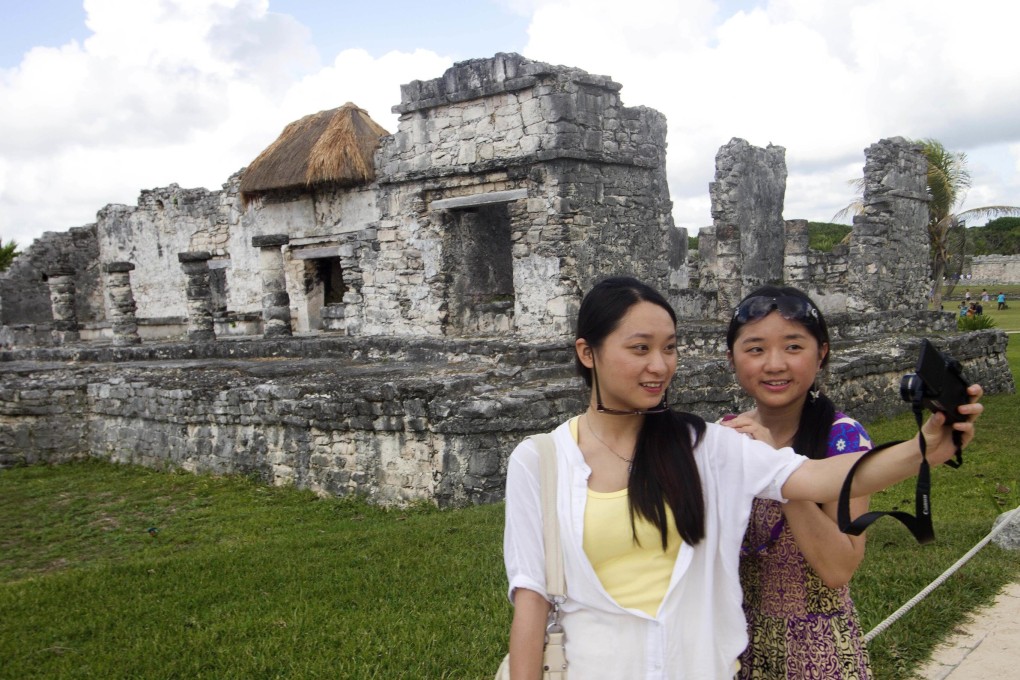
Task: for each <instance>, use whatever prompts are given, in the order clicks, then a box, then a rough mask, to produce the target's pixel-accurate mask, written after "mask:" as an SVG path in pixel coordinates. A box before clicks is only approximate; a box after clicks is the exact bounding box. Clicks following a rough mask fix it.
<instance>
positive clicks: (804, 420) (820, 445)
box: [793, 391, 836, 460]
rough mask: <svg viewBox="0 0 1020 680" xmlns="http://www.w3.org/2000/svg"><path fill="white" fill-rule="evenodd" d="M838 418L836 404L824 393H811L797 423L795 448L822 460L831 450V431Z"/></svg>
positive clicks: (803, 454) (794, 439) (802, 453)
mask: <svg viewBox="0 0 1020 680" xmlns="http://www.w3.org/2000/svg"><path fill="white" fill-rule="evenodd" d="M835 419H836V405H835V404H833V403H832V400H831V399H829V397H827V396H826V395H825V394H824V393H822V392H820V391H819V393H818V396H817V397H812V396H811V395H810V394H809V395H808V398H807V399H805V400H804V407H803V408H802V409H801V411H800V422H799V423H797V434H796V435H795V436H794V438H793V450H794V451H796V452H797V453H799V454H800V455H802V456H807V457H808V458H814V459H815V460H821V459H823V458H825V456H826V454H827V453H828V450H829V433H830V432H831V431H832V421H833V420H835Z"/></svg>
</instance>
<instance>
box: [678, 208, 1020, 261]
mask: <svg viewBox="0 0 1020 680" xmlns="http://www.w3.org/2000/svg"><path fill="white" fill-rule="evenodd" d="M850 230H851V227H850V225H848V224H837V223H835V222H808V247H810V248H811V249H812V250H820V251H822V252H823V253H828V252H831V251H832V247H833V246H835V245H838V244H839V243H841V242H842V241H843V240H844V239H845V238H846V237H847V234H849V233H850ZM687 248H688V250H692V251H694V250H697V249H698V237H697V236H688V237H687ZM967 255H968V256H973V255H1020V217H999V218H996V219H994V220H989V221H988V223H987V224H985V225H984V226H982V227H968V228H967Z"/></svg>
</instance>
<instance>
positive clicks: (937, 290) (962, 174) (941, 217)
mask: <svg viewBox="0 0 1020 680" xmlns="http://www.w3.org/2000/svg"><path fill="white" fill-rule="evenodd" d="M914 143H915V144H920V145H921V149H922V151H923V153H924V155H925V157H926V158H927V159H928V199H929V201H928V225H927V226H928V239H929V243H930V244H931V246H930V252H929V264H930V267H931V278H932V281H933V282H934V286H933V288H932V305H933V306H934V308H935V309H941V308H942V285H941V283H942V277H943V276H947V275H949V276H947V280H948V282H949V285H950V288H949V292H952V286H953V285H954V283H955V282H954V280H953V279H955V276H956V275H958V274H959V273H960V272H961V271H962V269H963V260H964V251H965V247H966V242H967V229H966V224H967V221H968V220H980V219H987V218H992V217H1003V216H1012V215H1016V216H1020V207H1016V206H1009V205H992V206H985V207H983V208H971V209H970V210H964V211H963V212H958V213H957V212H953V211H954V210H955V209H956V208H957V207H958V206H959V205H960V204H961V203H963V201H964V199H965V198H966V197H967V190H968V189H969V188H970V183H971V178H970V172H969V171H968V170H967V154H965V153H963V152H962V151H949V150H947V149H946V147H945V146H944V145H943V144H942V142H940V141H938V140H937V139H923V140H920V141H914ZM851 184H852V185H853V186H854V187H855V188H856V189H857V190H858V191H859V192H861V193H862V194H863V192H864V178H863V177H862V178H860V179H856V180H853V181H852V182H851ZM863 209H864V203H863V201H862V200H860V199H858V200H855V201H854V202H852V203H851V204H850V205H848V206H847V207H845V208H843V209H842V210H840V211H839V212H838V213H836V215H835V217H833V219H834V220H839V219H844V218H845V217H846V216H847V215H850V214H859V213H860V212H861V211H862V210H863Z"/></svg>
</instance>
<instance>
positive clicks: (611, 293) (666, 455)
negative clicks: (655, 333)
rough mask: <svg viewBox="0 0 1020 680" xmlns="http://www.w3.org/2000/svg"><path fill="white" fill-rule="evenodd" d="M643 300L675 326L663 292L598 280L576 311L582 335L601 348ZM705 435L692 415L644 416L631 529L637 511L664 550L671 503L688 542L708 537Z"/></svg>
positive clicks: (619, 279) (588, 373) (622, 279)
mask: <svg viewBox="0 0 1020 680" xmlns="http://www.w3.org/2000/svg"><path fill="white" fill-rule="evenodd" d="M639 302H650V303H652V304H655V305H658V306H659V307H662V308H663V309H665V310H666V311H667V312H668V313H669V316H670V318H671V319H673V325H674V326H675V325H676V322H677V318H676V312H675V311H673V307H672V306H670V304H669V302H667V301H666V298H664V297H663V296H662V294H660V293H659V292H658V291H657V290H655V289H654V288H652V287H651V286H649V285H647V284H645V283H642V282H641V281H638V280H637V279H635V278H631V277H627V276H616V277H611V278H607V279H603V280H602V281H600V282H598V283H597V284H595V286H594V287H592V289H591V290H590V291H588V294H587V295H585V296H584V299H583V300H582V301H581V308H580V310H579V311H578V314H577V338H578V339H580V338H584V340H585V341H586V342H587V343H588V345H589V346H590V347H592V349H596V350H597V349H598V348H599V347H601V346H602V343H603V342H604V341H605V339H606V337H607V336H608V335H609V334H611V333H612V332H613V331H614V330H616V328H617V326H619V325H620V320H621V319H622V318H623V317H624V316H625V315H626V314H627V312H628V311H629V310H630V308H631V307H633V306H634V305H636V304H637V303H639ZM574 358H575V362H576V366H577V370H578V373H579V374H580V375H581V377H582V378H583V379H584V382H585V384H587V385H588V387H591V386H592V370H591V369H590V368H588V367H587V366H585V365H584V364H583V363H581V359H580V357H579V356H576V355H575V357H574ZM671 377H672V376H671ZM704 434H705V421H704V420H703V419H702V418H699V417H698V416H696V415H694V414H691V413H683V412H680V411H674V410H673V409H671V408H668V409H666V410H665V411H663V412H661V413H649V414H647V415H645V416H644V422H643V423H642V425H641V431H640V432H639V433H638V438H637V445H636V446H635V448H634V459H633V467H632V468H631V471H630V480H629V482H628V484H627V491H628V502H629V503H630V517H631V529H632V531H633V530H634V517H635V514H639V515H641V516H642V517H644V518H645V519H647V520H648V521H649V522H651V523H652V524H653V525H655V527H656V528H657V529H658V530H659V535H660V536H661V538H662V548H663V550H665V549H666V542H667V526H668V524H667V515H666V506H667V505H668V506H669V508H670V509H671V510H672V511H673V520H674V521H675V522H676V528H677V532H678V533H679V534H680V537H681V538H682V539H683V540H684V541H685V542H686V543H688V544H689V545H695V544H697V543H698V542H699V541H701V539H702V538H704V537H705V501H704V495H703V494H702V490H701V475H699V474H698V466H697V464H696V463H695V461H694V447H695V446H697V445H698V443H699V442H700V441H701V438H702V436H703V435H704ZM635 539H636V535H635Z"/></svg>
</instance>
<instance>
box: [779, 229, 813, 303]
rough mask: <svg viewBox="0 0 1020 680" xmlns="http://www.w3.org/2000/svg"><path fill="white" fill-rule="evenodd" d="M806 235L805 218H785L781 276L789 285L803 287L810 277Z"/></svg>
mask: <svg viewBox="0 0 1020 680" xmlns="http://www.w3.org/2000/svg"><path fill="white" fill-rule="evenodd" d="M808 237H809V234H808V221H807V220H786V252H785V253H784V256H783V274H784V276H783V278H784V279H785V280H786V282H787V283H788V284H789V285H791V286H798V287H803V285H804V284H805V283H807V281H808V280H809V279H810V278H811V270H810V267H809V264H810V263H809V261H808Z"/></svg>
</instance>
